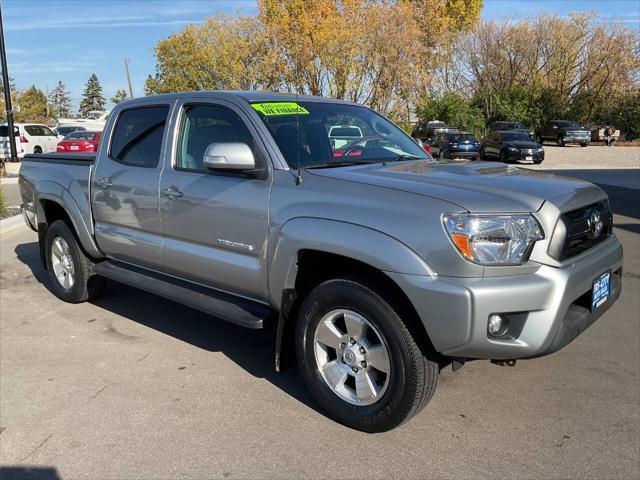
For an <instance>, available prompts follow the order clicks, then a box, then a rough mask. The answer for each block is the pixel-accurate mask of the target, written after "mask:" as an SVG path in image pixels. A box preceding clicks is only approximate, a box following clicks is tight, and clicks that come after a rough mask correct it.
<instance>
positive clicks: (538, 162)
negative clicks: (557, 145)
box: [533, 160, 542, 165]
mask: <svg viewBox="0 0 640 480" xmlns="http://www.w3.org/2000/svg"><path fill="white" fill-rule="evenodd" d="M533 163H535V164H536V165H540V164H541V163H542V160H534V161H533Z"/></svg>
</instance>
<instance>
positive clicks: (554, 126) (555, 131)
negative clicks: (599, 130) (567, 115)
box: [535, 120, 591, 147]
mask: <svg viewBox="0 0 640 480" xmlns="http://www.w3.org/2000/svg"><path fill="white" fill-rule="evenodd" d="M535 140H536V142H538V143H540V144H542V142H544V141H545V140H553V141H554V142H556V143H557V145H558V146H559V147H564V146H565V145H566V144H568V143H579V144H580V146H581V147H586V146H587V145H589V142H590V141H591V130H589V129H588V128H584V127H582V126H581V125H580V124H578V123H577V122H572V121H569V120H551V121H549V122H547V123H546V124H544V125H543V126H542V127H540V128H538V129H536V132H535Z"/></svg>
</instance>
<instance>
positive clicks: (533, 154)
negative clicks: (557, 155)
mask: <svg viewBox="0 0 640 480" xmlns="http://www.w3.org/2000/svg"><path fill="white" fill-rule="evenodd" d="M480 158H481V159H483V160H489V159H496V158H497V159H499V160H500V161H501V162H518V161H521V160H524V161H533V163H542V161H543V160H544V149H543V148H542V145H540V144H539V143H536V142H534V141H532V140H531V136H530V135H529V134H528V133H523V132H514V131H506V132H490V133H489V135H487V136H486V138H485V139H484V142H483V144H482V147H481V148H480Z"/></svg>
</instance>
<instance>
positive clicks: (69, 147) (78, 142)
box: [56, 130, 100, 153]
mask: <svg viewBox="0 0 640 480" xmlns="http://www.w3.org/2000/svg"><path fill="white" fill-rule="evenodd" d="M99 144H100V132H86V131H82V130H77V131H75V132H71V133H70V134H69V135H67V136H66V137H64V139H62V140H61V141H60V142H58V146H57V148H56V151H58V152H63V153H68V152H96V151H98V145H99Z"/></svg>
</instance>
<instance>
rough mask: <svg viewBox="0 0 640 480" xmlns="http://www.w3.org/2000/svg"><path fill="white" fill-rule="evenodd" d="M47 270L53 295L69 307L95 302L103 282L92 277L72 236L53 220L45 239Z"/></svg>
mask: <svg viewBox="0 0 640 480" xmlns="http://www.w3.org/2000/svg"><path fill="white" fill-rule="evenodd" d="M45 255H46V260H47V269H48V271H49V279H50V280H51V285H52V288H53V292H54V293H55V294H56V296H57V297H58V298H60V299H61V300H64V301H65V302H69V303H80V302H86V301H87V300H92V299H94V298H96V297H97V296H98V295H99V294H100V292H101V290H102V287H103V284H104V279H103V278H102V277H100V276H98V275H95V274H94V273H93V262H92V261H91V260H90V259H89V258H87V256H86V255H85V254H84V252H83V251H82V249H81V248H80V246H79V244H78V241H77V240H76V237H75V235H74V234H73V232H72V231H71V229H70V228H69V226H68V225H67V224H66V223H65V222H63V221H62V220H56V221H55V222H53V223H52V224H51V225H50V226H49V228H48V229H47V234H46V236H45Z"/></svg>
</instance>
